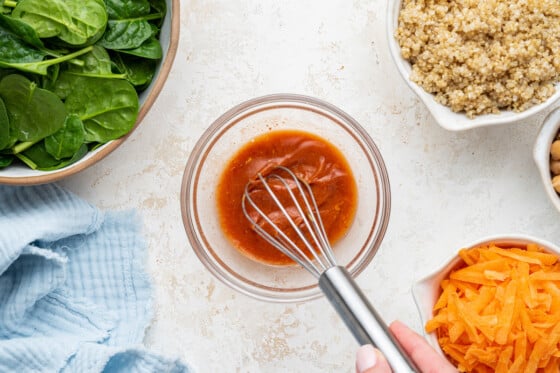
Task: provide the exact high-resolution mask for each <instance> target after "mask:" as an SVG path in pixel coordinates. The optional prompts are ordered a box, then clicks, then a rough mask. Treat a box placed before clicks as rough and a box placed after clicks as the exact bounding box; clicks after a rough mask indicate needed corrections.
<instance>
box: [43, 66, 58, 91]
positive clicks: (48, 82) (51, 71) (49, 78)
mask: <svg viewBox="0 0 560 373" xmlns="http://www.w3.org/2000/svg"><path fill="white" fill-rule="evenodd" d="M59 74H60V65H53V66H51V67H50V68H48V69H47V75H41V76H40V78H41V79H40V84H41V88H43V89H46V90H48V91H52V90H53V89H54V85H55V83H56V81H57V79H58V75H59Z"/></svg>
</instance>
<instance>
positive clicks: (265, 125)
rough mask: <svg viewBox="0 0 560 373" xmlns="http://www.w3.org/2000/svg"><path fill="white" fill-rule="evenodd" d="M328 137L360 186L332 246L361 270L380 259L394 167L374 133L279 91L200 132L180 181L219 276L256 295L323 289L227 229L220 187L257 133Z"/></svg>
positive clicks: (192, 230)
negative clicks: (247, 247) (234, 239)
mask: <svg viewBox="0 0 560 373" xmlns="http://www.w3.org/2000/svg"><path fill="white" fill-rule="evenodd" d="M288 129H290V130H300V131H306V132H309V133H312V134H315V135H317V136H320V137H322V138H323V139H325V140H326V141H328V142H330V143H331V144H333V145H334V146H336V147H337V148H338V149H339V150H340V151H341V152H342V154H343V155H344V156H345V157H346V160H347V161H348V163H349V165H350V167H351V169H352V172H353V174H354V178H355V180H356V184H357V189H358V206H357V210H356V215H355V218H354V222H353V223H352V225H351V227H350V228H349V230H348V232H347V233H346V235H345V236H344V237H343V238H342V239H340V240H339V241H337V242H336V243H335V245H334V246H333V249H334V253H335V256H336V260H337V263H338V264H339V265H343V266H345V267H346V268H347V270H348V271H349V273H350V274H351V275H352V276H353V277H354V276H356V275H358V274H359V273H360V272H361V271H362V270H364V268H365V267H366V266H367V265H368V264H369V263H370V261H371V260H372V259H373V257H374V255H375V253H376V252H377V249H378V248H379V246H380V244H381V241H382V239H383V236H384V235H385V231H386V229H387V224H388V221H389V214H390V207H391V198H390V196H391V195H390V187H389V179H388V176H387V170H386V168H385V164H384V162H383V158H382V157H381V154H380V152H379V150H378V148H377V146H376V145H375V143H374V142H373V140H372V139H371V138H370V136H369V135H368V134H367V132H366V131H365V130H364V129H363V128H362V127H361V126H360V125H359V124H358V123H357V122H356V121H355V120H354V119H352V118H351V117H350V116H349V115H348V114H346V113H345V112H343V111H342V110H340V109H338V108H336V107H334V106H333V105H330V104H328V103H326V102H323V101H320V100H317V99H315V98H312V97H307V96H301V95H293V94H276V95H269V96H264V97H259V98H255V99H252V100H249V101H247V102H244V103H242V104H240V105H238V106H236V107H234V108H232V109H230V110H229V111H227V112H226V113H225V114H223V115H222V116H220V117H219V118H218V119H217V120H216V121H215V122H214V123H212V125H211V126H210V127H209V128H208V129H207V130H206V132H205V133H204V134H203V135H202V137H201V138H200V139H199V141H198V142H197V144H196V145H195V147H194V149H193V151H192V153H191V155H190V157H189V159H188V162H187V165H186V169H185V172H184V176H183V181H182V186H181V211H182V217H183V223H184V226H185V230H186V233H187V236H188V239H189V241H190V244H191V245H192V248H193V250H194V252H195V253H196V255H197V256H198V258H199V259H200V261H201V262H202V263H203V264H204V265H205V266H206V268H207V269H208V270H209V271H210V272H211V273H212V274H213V275H214V276H216V278H218V279H219V280H220V281H222V282H223V283H225V284H226V285H228V286H230V287H231V288H233V289H235V290H238V291H239V292H241V293H243V294H246V295H248V296H252V297H254V298H256V299H260V300H265V301H272V302H300V301H305V300H309V299H313V298H316V297H318V296H320V295H321V291H320V289H319V287H318V284H317V280H316V279H315V278H314V277H313V276H312V275H310V274H309V273H307V272H306V271H305V270H304V269H303V268H302V267H300V266H297V265H294V266H270V265H266V264H262V263H258V262H255V261H253V260H251V259H249V258H247V257H245V256H244V255H243V254H241V253H240V252H239V251H238V250H237V249H235V248H234V247H233V246H232V244H231V243H230V242H229V241H228V239H227V237H226V236H225V235H224V233H223V232H222V230H221V227H220V223H219V219H218V211H217V206H216V187H217V183H218V181H219V178H220V176H221V174H222V172H223V170H224V167H226V164H227V162H228V161H229V160H230V158H231V157H232V156H233V155H234V154H235V153H236V151H237V150H238V149H239V148H241V147H243V146H244V145H245V144H246V143H248V142H249V141H250V140H251V139H252V138H254V137H256V136H259V135H262V134H264V133H266V132H269V131H274V130H288Z"/></svg>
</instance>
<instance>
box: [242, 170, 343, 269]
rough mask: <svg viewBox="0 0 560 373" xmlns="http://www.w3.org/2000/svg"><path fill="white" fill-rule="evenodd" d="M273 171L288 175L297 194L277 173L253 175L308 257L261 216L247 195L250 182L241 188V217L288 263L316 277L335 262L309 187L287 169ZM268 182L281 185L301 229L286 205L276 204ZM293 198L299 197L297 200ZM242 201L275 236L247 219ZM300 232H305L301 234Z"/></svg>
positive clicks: (257, 207) (285, 235) (278, 228)
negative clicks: (271, 181)
mask: <svg viewBox="0 0 560 373" xmlns="http://www.w3.org/2000/svg"><path fill="white" fill-rule="evenodd" d="M276 168H277V169H278V170H281V171H284V172H285V173H286V174H287V175H288V176H289V178H291V179H292V180H293V182H294V186H295V188H296V190H297V192H294V191H293V188H291V187H290V185H289V183H288V181H287V180H286V178H285V177H284V176H281V175H279V174H278V173H272V174H269V175H267V176H263V175H262V174H260V173H259V174H258V175H257V177H258V180H259V182H260V184H261V185H262V186H263V187H264V189H265V190H266V191H267V193H268V194H269V196H270V198H271V200H272V201H273V202H274V204H275V205H276V207H277V208H278V210H279V211H280V212H281V213H282V215H283V216H284V218H285V219H286V221H287V222H288V223H289V225H290V227H291V228H292V229H293V231H294V232H295V233H296V235H297V237H299V239H300V240H301V242H302V243H303V245H304V246H305V247H306V248H307V250H308V252H309V253H310V254H311V256H312V258H310V257H309V255H307V254H305V253H304V252H303V250H302V249H301V248H300V247H299V246H298V245H297V244H296V243H295V242H294V241H293V240H292V239H290V237H289V236H288V235H287V234H286V233H285V232H284V231H283V230H282V229H281V228H280V227H278V225H277V224H274V222H273V221H272V220H271V219H270V217H269V216H268V215H267V214H266V213H264V212H263V211H262V209H261V208H259V206H258V205H257V204H256V203H255V201H254V200H253V199H252V198H251V195H250V189H251V185H250V184H251V183H248V184H247V185H246V186H245V193H244V195H243V198H242V209H243V213H244V215H245V217H246V218H247V219H249V221H251V222H252V224H253V228H254V229H255V230H256V231H257V233H259V234H261V236H262V237H263V238H264V239H265V240H266V241H268V242H269V243H270V244H272V245H273V246H274V247H275V248H277V249H278V250H280V251H281V252H282V253H284V254H285V255H287V256H288V257H290V258H291V259H292V260H294V261H295V262H297V263H298V264H300V265H302V266H303V267H304V268H305V269H307V270H308V271H309V272H310V273H311V274H312V275H313V276H315V277H316V278H318V277H319V276H320V275H321V273H322V272H324V271H325V270H327V269H328V268H330V267H332V266H334V265H336V263H335V260H334V254H333V253H332V249H331V247H330V244H329V241H328V237H327V234H326V232H325V228H324V226H323V222H322V219H321V215H320V213H319V208H318V205H317V201H316V200H315V198H314V196H313V193H312V190H311V186H310V185H309V184H308V183H307V182H305V181H304V180H301V179H300V178H298V177H297V176H296V175H295V174H294V173H293V172H292V171H291V170H290V169H288V168H286V167H283V166H277V167H276ZM272 179H274V180H277V181H278V182H280V183H281V184H282V185H283V187H284V190H285V191H286V192H287V193H288V195H289V197H290V200H291V204H290V206H293V207H295V208H296V210H297V212H298V217H299V218H300V219H301V222H302V223H303V225H304V226H305V228H302V227H300V226H299V225H298V224H297V223H296V221H295V220H294V218H293V216H291V215H290V213H289V212H288V210H287V209H286V206H285V205H284V204H283V203H282V202H281V201H280V199H279V198H278V196H277V194H276V193H275V192H274V190H273V188H272V187H271V186H270V184H269V181H270V180H272ZM253 186H254V183H253ZM304 188H305V189H304ZM296 193H297V195H296ZM297 196H299V197H300V198H299V200H298V198H297ZM246 202H248V203H249V204H250V205H251V207H252V208H253V209H254V211H255V212H256V213H257V214H258V215H259V216H260V217H261V218H262V219H263V220H264V221H265V222H266V223H267V224H268V225H269V226H270V227H271V228H272V229H273V230H274V232H275V233H276V234H275V235H273V234H270V233H269V232H267V231H266V229H264V228H263V226H261V225H260V224H258V223H257V221H256V220H255V219H254V218H252V217H251V215H250V214H249V213H248V210H247V208H246V206H245V203H246ZM303 229H305V232H304V230H303ZM306 233H307V234H306Z"/></svg>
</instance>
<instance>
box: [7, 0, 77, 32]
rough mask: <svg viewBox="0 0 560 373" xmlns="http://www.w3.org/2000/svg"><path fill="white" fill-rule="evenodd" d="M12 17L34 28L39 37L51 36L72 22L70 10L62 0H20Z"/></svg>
mask: <svg viewBox="0 0 560 373" xmlns="http://www.w3.org/2000/svg"><path fill="white" fill-rule="evenodd" d="M12 17H13V18H15V19H19V20H21V21H23V22H25V23H27V24H29V25H30V26H31V27H33V28H34V29H35V32H36V33H37V35H38V36H39V37H40V38H52V37H55V36H58V35H59V34H60V33H61V32H63V31H64V30H65V28H66V26H67V25H71V24H72V16H71V15H70V10H69V9H68V7H67V6H66V4H65V3H64V1H63V0H20V1H18V3H17V5H16V7H15V8H14V10H13V11H12Z"/></svg>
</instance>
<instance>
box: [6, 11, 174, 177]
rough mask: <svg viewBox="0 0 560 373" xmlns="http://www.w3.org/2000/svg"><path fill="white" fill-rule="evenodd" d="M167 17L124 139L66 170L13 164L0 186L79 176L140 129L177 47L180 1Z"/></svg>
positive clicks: (158, 91)
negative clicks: (133, 120)
mask: <svg viewBox="0 0 560 373" xmlns="http://www.w3.org/2000/svg"><path fill="white" fill-rule="evenodd" d="M166 4H167V14H166V17H165V20H164V22H163V25H162V26H161V31H160V38H159V40H160V43H161V47H162V50H163V57H162V59H161V61H160V63H159V65H158V67H157V70H156V72H155V75H154V79H153V80H152V82H151V84H150V85H149V87H148V88H146V89H145V90H144V91H143V92H142V93H141V94H140V95H139V97H138V99H139V104H140V108H139V111H138V117H137V119H136V123H135V124H134V127H133V128H132V129H131V130H130V131H129V132H128V134H126V135H125V136H123V137H121V138H119V139H116V140H113V141H110V142H108V143H106V144H104V145H103V146H100V147H99V148H97V149H95V150H94V151H91V152H89V153H88V154H86V155H85V156H84V157H83V158H82V159H80V160H79V161H77V162H76V163H73V164H71V165H69V166H67V167H64V168H61V169H59V170H54V171H38V170H32V169H30V168H29V167H26V166H23V165H20V164H14V165H11V166H9V167H6V168H5V169H0V184H10V185H33V184H44V183H50V182H54V181H57V180H60V179H62V178H65V177H67V176H70V175H73V174H75V173H77V172H80V171H82V170H84V169H86V168H88V167H89V166H91V165H93V164H95V163H97V162H98V161H100V160H101V159H103V158H105V157H106V156H107V155H109V153H111V152H112V151H113V150H115V149H116V148H118V147H119V146H120V145H121V144H122V143H123V142H124V141H125V140H126V139H127V137H128V136H129V135H130V134H131V133H132V132H133V131H134V130H135V129H136V128H137V127H138V126H139V125H140V123H141V122H142V119H144V117H145V116H146V114H147V113H148V111H149V110H150V108H151V107H152V105H153V103H154V102H155V100H156V98H157V97H158V95H159V93H160V92H161V90H162V88H163V86H164V84H165V81H166V80H167V76H168V75H169V71H170V70H171V66H172V65H173V61H174V59H175V54H176V52H177V46H178V43H179V26H180V21H179V16H180V11H179V0H166Z"/></svg>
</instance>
